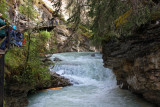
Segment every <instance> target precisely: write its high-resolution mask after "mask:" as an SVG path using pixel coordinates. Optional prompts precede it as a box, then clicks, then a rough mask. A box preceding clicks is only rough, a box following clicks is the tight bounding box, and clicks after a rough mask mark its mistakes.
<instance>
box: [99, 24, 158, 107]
mask: <svg viewBox="0 0 160 107" xmlns="http://www.w3.org/2000/svg"><path fill="white" fill-rule="evenodd" d="M140 31H141V32H139V33H136V34H134V35H132V36H131V37H128V38H125V39H124V38H123V39H121V38H120V39H119V41H114V40H113V41H109V42H105V43H104V44H103V47H102V53H103V60H104V66H105V67H108V68H111V69H112V70H113V72H114V73H115V75H116V78H117V84H118V85H119V86H120V87H121V88H124V89H128V90H130V91H132V92H134V93H137V94H140V95H142V96H143V97H144V98H145V99H146V100H148V101H150V102H152V103H155V104H157V105H159V106H160V25H147V26H145V27H143V28H141V29H140ZM137 32H138V31H137Z"/></svg>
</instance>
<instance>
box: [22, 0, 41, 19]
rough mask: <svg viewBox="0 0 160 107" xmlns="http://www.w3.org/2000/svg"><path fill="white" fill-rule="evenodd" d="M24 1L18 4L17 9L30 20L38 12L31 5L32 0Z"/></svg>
mask: <svg viewBox="0 0 160 107" xmlns="http://www.w3.org/2000/svg"><path fill="white" fill-rule="evenodd" d="M25 2H26V4H25V5H20V6H19V11H20V13H22V14H24V15H26V16H27V17H28V18H30V19H31V20H34V19H35V18H36V16H37V14H38V13H37V11H36V10H35V9H34V7H33V4H32V3H33V0H28V1H25Z"/></svg>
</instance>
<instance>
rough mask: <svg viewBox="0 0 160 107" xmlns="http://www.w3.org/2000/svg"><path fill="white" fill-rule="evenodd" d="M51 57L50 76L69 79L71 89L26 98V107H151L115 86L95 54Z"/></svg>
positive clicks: (71, 54) (112, 78) (111, 77)
mask: <svg viewBox="0 0 160 107" xmlns="http://www.w3.org/2000/svg"><path fill="white" fill-rule="evenodd" d="M92 54H93V53H82V52H79V53H61V54H54V55H53V56H52V57H51V60H54V58H55V57H56V58H59V59H61V60H62V61H60V62H56V64H55V66H54V67H53V66H50V70H51V71H52V72H57V73H58V74H60V75H62V76H64V77H66V78H69V80H70V81H71V82H72V83H73V86H70V87H65V88H63V89H60V90H50V91H45V92H41V93H39V94H36V95H33V96H31V97H29V102H30V104H29V106H28V107H53V106H54V107H152V105H151V104H148V103H147V102H145V101H143V100H142V99H139V98H137V97H136V96H135V95H133V94H131V93H130V92H129V91H126V90H121V89H119V88H118V86H117V85H116V78H115V76H114V74H113V73H112V71H111V70H110V69H107V68H104V67H103V60H102V55H101V54H99V53H94V54H95V56H94V57H93V56H91V55H92Z"/></svg>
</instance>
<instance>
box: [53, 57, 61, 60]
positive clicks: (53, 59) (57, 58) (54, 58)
mask: <svg viewBox="0 0 160 107" xmlns="http://www.w3.org/2000/svg"><path fill="white" fill-rule="evenodd" d="M53 61H62V60H61V59H59V58H57V57H55V58H54V59H53Z"/></svg>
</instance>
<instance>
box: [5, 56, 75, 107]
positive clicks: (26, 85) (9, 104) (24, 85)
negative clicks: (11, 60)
mask: <svg viewBox="0 0 160 107" xmlns="http://www.w3.org/2000/svg"><path fill="white" fill-rule="evenodd" d="M47 59H48V58H47ZM48 64H51V62H50V60H49V59H48V61H45V63H43V64H42V65H41V66H43V67H48V66H49V65H48ZM52 64H53V63H52ZM36 70H38V69H36ZM15 72H17V73H18V72H20V69H17V68H16V71H15ZM29 72H30V73H29ZM10 73H11V74H9V75H10V76H9V75H8V74H6V78H5V79H6V84H5V107H25V106H27V105H28V103H29V102H28V99H27V96H28V95H29V94H35V93H37V92H39V91H40V90H44V89H48V88H55V87H65V86H70V85H72V84H71V83H70V81H69V80H68V79H66V78H64V77H62V76H60V75H58V74H57V73H54V72H50V71H49V69H46V71H44V70H43V71H42V72H41V73H40V72H39V73H38V72H37V73H35V74H34V75H31V73H34V72H33V71H32V70H30V71H28V72H27V71H24V70H23V71H21V73H20V74H13V71H12V72H10ZM40 75H41V76H40ZM32 76H34V77H32ZM21 77H23V78H22V80H21Z"/></svg>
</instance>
